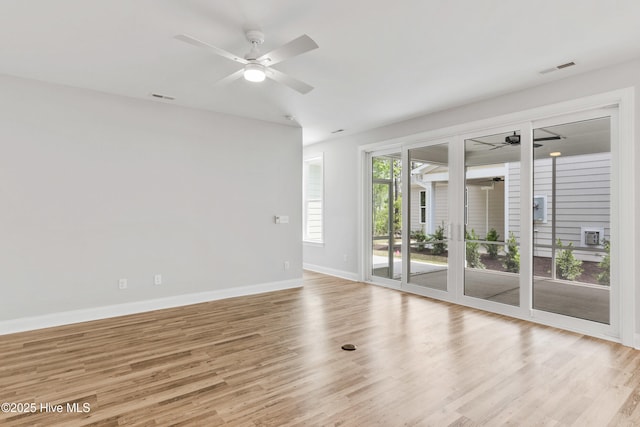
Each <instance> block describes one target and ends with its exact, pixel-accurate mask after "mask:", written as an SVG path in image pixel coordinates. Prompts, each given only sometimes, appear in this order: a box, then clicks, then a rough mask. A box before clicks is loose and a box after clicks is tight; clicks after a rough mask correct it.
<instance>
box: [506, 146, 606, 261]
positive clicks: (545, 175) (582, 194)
mask: <svg viewBox="0 0 640 427" xmlns="http://www.w3.org/2000/svg"><path fill="white" fill-rule="evenodd" d="M556 162H557V163H556V198H557V204H558V206H557V211H556V221H557V227H556V238H557V239H560V240H562V243H563V245H568V244H569V243H573V246H581V241H580V240H581V239H580V237H581V236H580V234H581V230H582V228H581V227H594V228H603V229H604V238H605V239H607V240H610V238H611V228H610V213H611V208H610V206H611V182H610V181H611V154H610V153H596V154H586V155H580V156H571V157H566V158H563V157H559V158H558V159H557V160H556ZM551 164H552V161H551V159H550V158H547V159H540V160H536V161H535V162H534V189H533V193H534V196H546V197H547V221H546V222H536V225H535V228H534V244H536V245H551V243H552V241H551V224H552V221H551V210H552V207H553V201H552V199H551V197H552V194H551V168H552V166H551ZM509 177H510V185H509V187H510V189H509V230H510V231H513V233H514V234H515V235H516V237H518V238H519V233H520V227H519V223H520V215H519V213H520V212H519V203H520V197H519V192H518V188H519V182H520V165H519V164H515V163H514V164H511V165H510V166H509ZM535 255H540V256H549V255H550V251H549V250H544V249H538V250H536V253H535ZM575 255H576V257H578V258H580V259H583V260H590V261H600V260H601V259H602V257H601V256H600V255H598V254H594V253H584V252H583V253H580V252H578V251H576V252H575Z"/></svg>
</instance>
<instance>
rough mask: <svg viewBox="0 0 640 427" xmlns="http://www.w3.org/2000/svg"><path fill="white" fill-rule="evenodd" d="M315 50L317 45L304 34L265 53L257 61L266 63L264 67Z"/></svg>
mask: <svg viewBox="0 0 640 427" xmlns="http://www.w3.org/2000/svg"><path fill="white" fill-rule="evenodd" d="M317 48H318V44H317V43H316V42H314V41H313V39H312V38H311V37H309V36H308V35H306V34H304V35H302V36H300V37H298V38H297V39H295V40H292V41H290V42H289V43H287V44H285V45H283V46H280V47H279V48H276V49H274V50H272V51H271V52H268V53H265V54H264V55H262V56H260V57H259V58H258V61H268V62H266V63H265V65H274V64H277V63H278V62H282V61H284V60H285V59H289V58H292V57H294V56H297V55H300V54H302V53H305V52H308V51H310V50H313V49H317Z"/></svg>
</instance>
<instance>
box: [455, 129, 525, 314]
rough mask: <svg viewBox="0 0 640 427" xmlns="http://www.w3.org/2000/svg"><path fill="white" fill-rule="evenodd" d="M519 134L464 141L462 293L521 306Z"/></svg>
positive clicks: (482, 136)
mask: <svg viewBox="0 0 640 427" xmlns="http://www.w3.org/2000/svg"><path fill="white" fill-rule="evenodd" d="M520 146H521V131H520V130H519V129H513V130H512V129H509V130H508V131H506V132H500V133H496V134H492V135H478V136H473V137H470V138H467V139H465V141H464V148H465V151H464V158H465V172H464V178H465V180H464V242H465V268H464V295H466V296H471V297H474V298H479V299H483V300H487V301H494V302H498V303H502V304H508V305H513V306H519V305H520V231H521V227H520V215H519V214H520V184H521V179H520V151H521V147H520Z"/></svg>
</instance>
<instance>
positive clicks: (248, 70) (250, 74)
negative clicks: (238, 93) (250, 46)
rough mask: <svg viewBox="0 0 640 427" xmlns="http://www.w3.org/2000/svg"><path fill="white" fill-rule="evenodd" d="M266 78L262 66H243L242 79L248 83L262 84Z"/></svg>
mask: <svg viewBox="0 0 640 427" xmlns="http://www.w3.org/2000/svg"><path fill="white" fill-rule="evenodd" d="M266 76H267V74H266V72H265V67H264V65H262V64H256V63H254V62H250V63H248V64H247V65H245V66H244V79H245V80H247V81H250V82H256V83H258V82H262V81H264V79H265V77H266Z"/></svg>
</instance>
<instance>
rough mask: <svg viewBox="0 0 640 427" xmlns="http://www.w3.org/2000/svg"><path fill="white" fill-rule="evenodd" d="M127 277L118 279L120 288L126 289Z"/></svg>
mask: <svg viewBox="0 0 640 427" xmlns="http://www.w3.org/2000/svg"><path fill="white" fill-rule="evenodd" d="M127 286H128V285H127V279H120V280H118V288H120V289H127Z"/></svg>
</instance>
